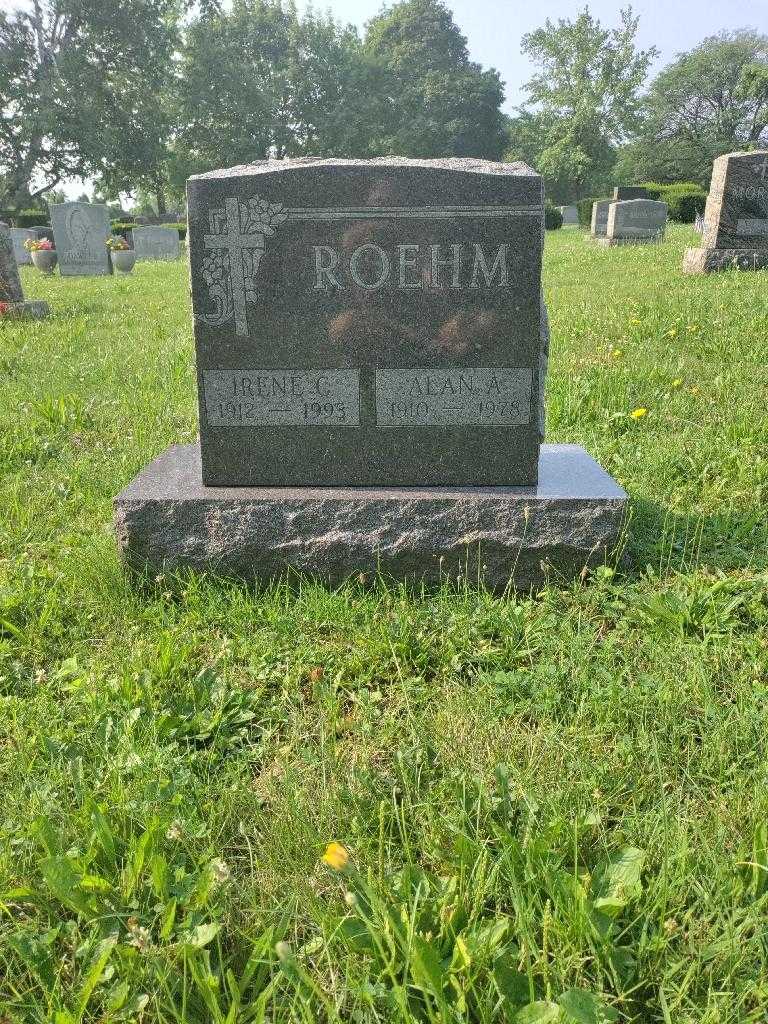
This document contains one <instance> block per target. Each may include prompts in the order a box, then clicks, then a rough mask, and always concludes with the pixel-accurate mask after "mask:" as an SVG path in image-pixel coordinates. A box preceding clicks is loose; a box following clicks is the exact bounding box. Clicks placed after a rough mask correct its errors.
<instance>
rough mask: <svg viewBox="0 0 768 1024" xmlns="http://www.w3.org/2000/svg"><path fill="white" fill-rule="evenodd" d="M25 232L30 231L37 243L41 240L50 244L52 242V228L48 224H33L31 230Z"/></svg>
mask: <svg viewBox="0 0 768 1024" xmlns="http://www.w3.org/2000/svg"><path fill="white" fill-rule="evenodd" d="M26 230H27V231H31V232H32V233H33V234H34V237H35V238H37V239H38V241H39V240H40V239H41V238H47V239H48V240H49V241H50V242H53V228H52V227H51V225H50V224H33V225H32V227H31V228H27V229H26Z"/></svg>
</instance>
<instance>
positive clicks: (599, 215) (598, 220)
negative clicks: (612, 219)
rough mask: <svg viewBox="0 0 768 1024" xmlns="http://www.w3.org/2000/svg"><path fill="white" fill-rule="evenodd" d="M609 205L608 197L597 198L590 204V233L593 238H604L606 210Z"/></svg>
mask: <svg viewBox="0 0 768 1024" xmlns="http://www.w3.org/2000/svg"><path fill="white" fill-rule="evenodd" d="M610 206H611V201H610V199H598V200H597V202H594V203H593V204H592V222H591V225H590V234H591V235H592V237H593V238H605V236H606V235H607V234H608V210H609V209H610Z"/></svg>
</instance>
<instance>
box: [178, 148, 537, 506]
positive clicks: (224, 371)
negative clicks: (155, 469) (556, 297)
mask: <svg viewBox="0 0 768 1024" xmlns="http://www.w3.org/2000/svg"><path fill="white" fill-rule="evenodd" d="M188 202H189V237H190V269H191V280H192V306H193V312H194V319H195V340H196V348H197V366H198V380H199V397H200V442H201V447H202V456H203V479H204V482H205V483H206V484H210V485H225V484H236V485H237V484H239V485H242V484H250V485H257V486H273V485H299V486H301V485H318V484H320V485H325V486H328V485H338V486H371V485H379V486H430V485H432V484H442V485H456V486H463V485H486V484H491V485H504V486H510V485H514V484H534V483H535V482H536V472H537V466H538V457H539V445H540V443H541V431H542V409H543V399H542V394H543V385H544V373H545V367H546V350H547V323H546V316H545V312H544V308H543V305H542V301H541V284H540V282H541V238H542V231H543V219H542V218H543V205H542V183H541V179H540V178H539V176H538V175H536V174H534V172H533V171H531V170H530V169H529V168H528V167H526V166H525V165H523V164H512V165H508V164H496V163H489V162H483V161H469V160H455V161H451V160H445V161H435V162H430V163H429V164H426V163H424V162H420V161H408V160H398V159H394V158H392V159H382V160H378V161H333V160H324V161H317V160H315V161H312V160H310V161H301V160H296V161H290V162H279V161H265V162H263V163H260V164H255V165H253V166H250V167H241V168H234V169H233V170H230V171H222V172H214V173H213V174H209V175H200V176H197V177H194V178H191V179H190V181H189V185H188Z"/></svg>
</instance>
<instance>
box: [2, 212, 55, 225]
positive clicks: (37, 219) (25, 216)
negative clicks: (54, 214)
mask: <svg viewBox="0 0 768 1024" xmlns="http://www.w3.org/2000/svg"><path fill="white" fill-rule="evenodd" d="M0 220H2V221H5V223H6V224H10V225H12V226H13V227H14V228H33V227H37V226H38V225H41V226H42V225H45V226H46V227H50V224H51V218H50V216H49V215H48V213H46V211H45V210H0Z"/></svg>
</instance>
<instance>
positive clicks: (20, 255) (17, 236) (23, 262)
mask: <svg viewBox="0 0 768 1024" xmlns="http://www.w3.org/2000/svg"><path fill="white" fill-rule="evenodd" d="M36 237H37V236H36V235H35V232H34V231H32V230H31V229H30V228H11V239H12V240H13V254H14V256H15V257H16V263H17V265H18V266H20V267H26V266H29V264H30V263H31V262H32V257H31V256H30V254H29V252H28V251H27V250H26V249H25V248H24V243H25V242H27V241H32V240H33V239H35V238H36Z"/></svg>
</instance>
